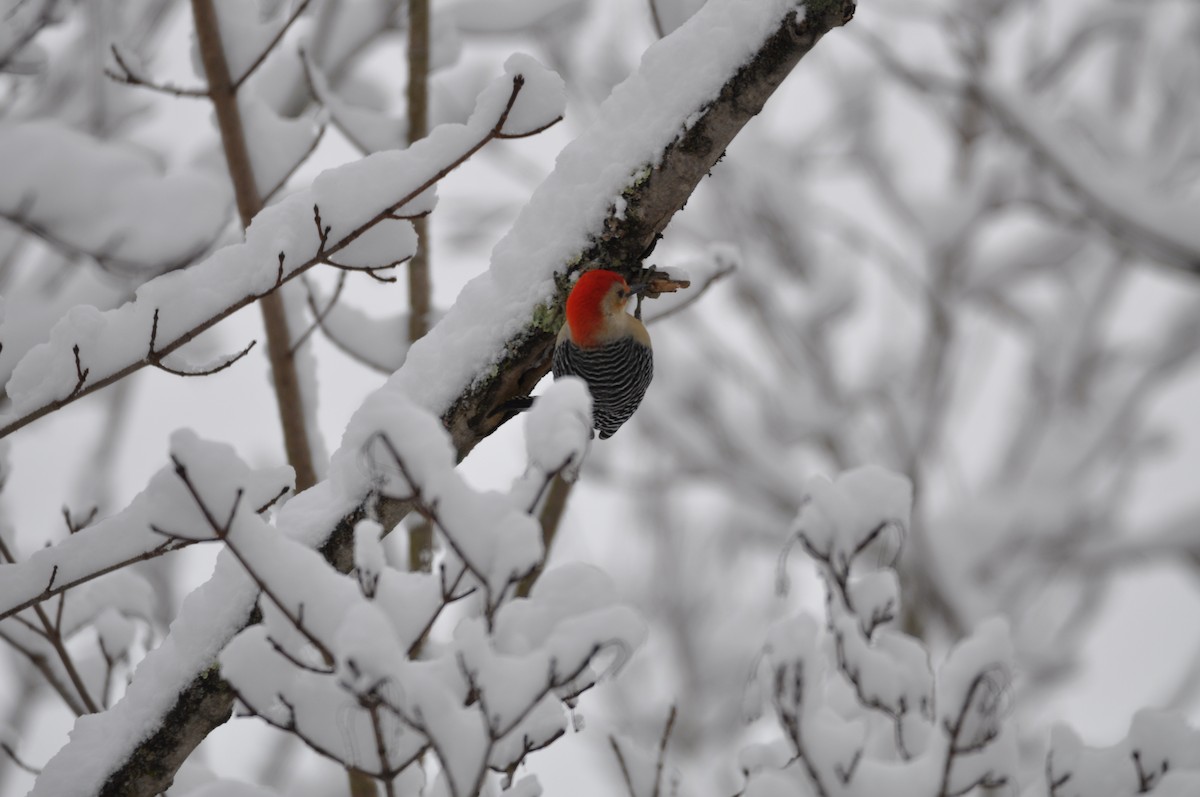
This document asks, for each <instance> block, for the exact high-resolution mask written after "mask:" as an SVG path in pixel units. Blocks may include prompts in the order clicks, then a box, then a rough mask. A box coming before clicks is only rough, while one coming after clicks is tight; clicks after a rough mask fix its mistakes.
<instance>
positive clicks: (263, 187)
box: [238, 4, 319, 199]
mask: <svg viewBox="0 0 1200 797" xmlns="http://www.w3.org/2000/svg"><path fill="white" fill-rule="evenodd" d="M239 5H248V4H239ZM238 110H239V111H240V113H241V117H242V130H243V132H244V133H245V137H246V147H247V148H248V149H249V150H250V163H251V166H252V167H253V169H254V184H255V185H256V186H257V187H258V193H259V195H260V196H261V197H262V198H264V199H265V198H266V197H267V196H269V195H270V194H272V193H274V192H275V191H276V190H277V189H278V188H279V187H280V186H281V185H282V184H283V182H284V180H286V179H287V177H288V175H289V174H291V172H292V170H293V169H295V168H296V164H298V163H300V162H301V161H302V160H304V156H305V155H307V154H308V152H309V150H310V149H312V147H313V144H314V143H315V142H316V139H317V136H318V135H319V132H318V131H317V130H316V129H315V128H314V126H313V123H312V120H311V119H310V118H308V117H304V116H302V117H299V118H296V119H288V118H286V117H283V116H280V115H279V114H278V113H276V112H275V110H274V109H272V108H271V107H270V106H269V105H268V104H267V103H265V102H263V101H262V100H261V99H259V98H258V97H256V96H255V95H254V93H253V92H251V91H249V90H243V91H241V92H239V93H238Z"/></svg>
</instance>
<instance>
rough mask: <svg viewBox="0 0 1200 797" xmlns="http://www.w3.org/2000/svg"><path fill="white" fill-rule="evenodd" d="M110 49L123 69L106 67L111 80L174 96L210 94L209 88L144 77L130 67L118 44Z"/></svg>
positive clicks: (106, 73)
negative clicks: (186, 86) (116, 69)
mask: <svg viewBox="0 0 1200 797" xmlns="http://www.w3.org/2000/svg"><path fill="white" fill-rule="evenodd" d="M109 50H111V51H112V54H113V60H114V61H116V62H117V67H118V68H119V69H120V70H121V71H120V72H115V71H113V70H112V69H108V68H105V70H104V74H105V75H107V76H108V77H109V79H111V80H115V81H116V82H118V83H124V84H125V85H127V86H141V87H142V88H146V89H150V90H151V91H157V92H159V93H160V94H169V95H171V96H172V97H191V98H203V97H207V96H208V92H209V90H208V89H189V88H183V87H182V86H173V85H171V84H169V83H155V82H154V81H152V80H149V79H147V78H145V77H142V76H141V75H139V74H137V73H136V72H134V71H133V70H132V69H130V67H129V64H127V63H126V62H125V58H124V57H123V56H122V55H121V51H120V49H118V47H117V45H115V44H113V45H110V46H109Z"/></svg>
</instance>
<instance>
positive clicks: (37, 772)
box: [0, 742, 42, 777]
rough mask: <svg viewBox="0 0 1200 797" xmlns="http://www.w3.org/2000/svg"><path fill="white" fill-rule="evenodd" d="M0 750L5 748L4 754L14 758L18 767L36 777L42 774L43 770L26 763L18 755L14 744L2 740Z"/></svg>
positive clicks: (13, 760)
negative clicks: (13, 746)
mask: <svg viewBox="0 0 1200 797" xmlns="http://www.w3.org/2000/svg"><path fill="white" fill-rule="evenodd" d="M0 750H3V751H4V754H5V755H7V756H8V757H9V758H10V759H12V762H13V763H14V764H16V766H17V768H18V769H23V770H25V771H26V772H28V773H29V774H30V775H33V776H35V777H36V776H37V775H40V774H42V771H41V770H40V769H38V768H37V767H34V766H30V765H29V764H27V763H25V762H24V761H23V760H22V759H21V757H20V756H19V755H17V751H16V750H14V749H13V748H12V745H10V744H9V743H8V742H0Z"/></svg>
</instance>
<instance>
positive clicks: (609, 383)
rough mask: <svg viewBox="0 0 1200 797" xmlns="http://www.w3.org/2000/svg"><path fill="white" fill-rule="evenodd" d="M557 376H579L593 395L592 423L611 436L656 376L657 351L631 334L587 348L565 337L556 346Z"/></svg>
mask: <svg viewBox="0 0 1200 797" xmlns="http://www.w3.org/2000/svg"><path fill="white" fill-rule="evenodd" d="M553 368H554V378H555V379H558V378H560V377H563V376H578V377H579V378H581V379H583V381H585V382H587V385H588V390H589V391H591V394H592V408H593V419H592V420H593V424H592V425H593V426H594V427H595V429H596V430H597V431H598V432H600V439H601V440H605V439H607V438H609V437H612V436H613V434H614V433H616V431H617V429H620V428H621V424H623V423H625V421H627V420H629V417H630V416H631V415H633V413H634V411H635V410H636V409H637V408H638V405H639V404H641V403H642V397H643V396H645V395H646V389H647V388H648V387H650V380H651V379H652V378H653V376H654V353H653V351H651V349H650V347H649V346H646V345H644V344H643V343H641V342H639V341H637V340H635V339H634V338H632V337H627V338H618V339H617V340H613V341H611V342H609V343H604V344H602V345H600V346H589V347H587V348H586V349H584V348H582V347H580V346H577V345H576V344H575V343H573V342H572V341H570V340H563V341H561V342H560V343H559V345H558V346H556V347H555V349H554V361H553Z"/></svg>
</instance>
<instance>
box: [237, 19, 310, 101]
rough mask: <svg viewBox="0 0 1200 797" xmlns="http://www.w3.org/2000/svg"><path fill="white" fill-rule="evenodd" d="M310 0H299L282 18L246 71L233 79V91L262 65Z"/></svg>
mask: <svg viewBox="0 0 1200 797" xmlns="http://www.w3.org/2000/svg"><path fill="white" fill-rule="evenodd" d="M311 2H312V0H300V3H299V5H297V6H296V9H295V10H294V11H292V14H291V16H289V17H288V18H287V19H286V20H284V23H283V25H282V26H281V27H280V28H279V31H278V32H277V33H276V34H275V36H274V37H272V39H271V41H269V42H268V43H267V46H266V47H265V48H263V51H262V52H261V53H259V54H258V57H257V58H255V59H254V61H253V63H251V64H250V66H248V67H247V68H246V71H245V72H243V73H242V76H241V77H239V78H238V79H237V80H235V81H233V90H234V91H235V92H236V91H237V90H238V89H240V88H241V87H242V84H243V83H245V82H246V81H247V80H248V79H249V78H250V76H251V75H253V74H254V73H255V71H257V69H258V68H259V67H260V66H262V64H263V61H266V60H267V56H269V55H270V54H271V53H272V52H273V51H274V50H275V48H276V47H278V46H279V42H281V41H283V37H284V36H285V35H287V32H288V30H289V29H290V28H291V27H292V25H293V24H294V23H295V22H296V20H297V19H299V18H300V15H301V14H303V13H304V12H305V11H306V10H307V9H308V6H309V4H310V3H311Z"/></svg>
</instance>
